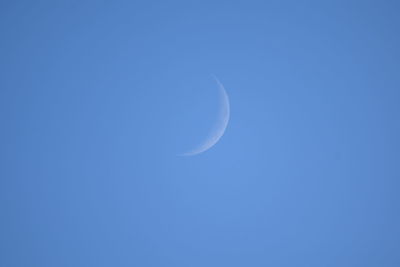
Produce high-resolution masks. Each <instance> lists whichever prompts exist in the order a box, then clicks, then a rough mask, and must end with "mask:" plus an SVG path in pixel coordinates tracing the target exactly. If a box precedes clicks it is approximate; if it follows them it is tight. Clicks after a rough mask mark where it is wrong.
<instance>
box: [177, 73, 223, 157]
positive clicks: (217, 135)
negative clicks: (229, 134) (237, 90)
mask: <svg viewBox="0 0 400 267" xmlns="http://www.w3.org/2000/svg"><path fill="white" fill-rule="evenodd" d="M215 81H216V82H217V84H218V89H219V110H218V114H217V120H216V122H215V124H214V126H213V127H212V129H211V130H210V133H209V134H208V136H207V138H206V139H205V140H204V141H203V142H202V143H200V144H199V145H197V146H196V147H195V148H194V149H192V150H189V151H188V152H185V153H183V154H180V156H194V155H198V154H200V153H203V152H205V151H207V150H208V149H210V148H211V147H213V146H214V145H215V144H216V143H217V142H218V141H219V140H220V139H221V137H222V136H223V135H224V133H225V130H226V127H227V126H228V122H229V116H230V106H229V97H228V94H227V93H226V90H225V88H224V86H223V85H222V83H221V82H220V81H219V80H218V79H217V78H215Z"/></svg>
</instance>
